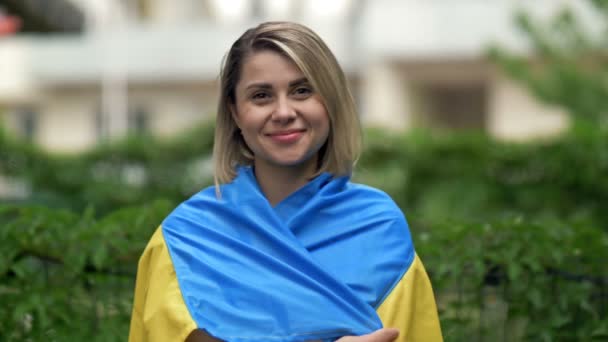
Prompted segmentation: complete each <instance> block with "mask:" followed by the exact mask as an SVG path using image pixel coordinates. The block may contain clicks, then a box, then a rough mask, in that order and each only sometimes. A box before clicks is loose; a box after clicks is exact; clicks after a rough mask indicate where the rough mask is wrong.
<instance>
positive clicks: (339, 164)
mask: <svg viewBox="0 0 608 342" xmlns="http://www.w3.org/2000/svg"><path fill="white" fill-rule="evenodd" d="M264 50H266V51H267V50H270V51H275V52H277V53H280V54H282V55H283V56H286V57H287V58H289V59H290V60H292V61H293V62H294V63H295V64H296V65H297V66H298V67H299V68H300V70H301V71H302V73H303V74H304V75H305V76H306V78H307V79H308V81H309V82H310V84H311V85H312V87H313V88H314V89H315V91H316V92H317V93H318V94H319V95H320V96H321V98H322V100H323V103H324V105H325V107H326V110H327V113H328V116H329V121H330V130H329V136H328V138H327V142H326V143H325V145H324V146H323V147H322V148H321V149H320V151H319V153H320V155H319V169H318V170H317V174H318V173H321V172H329V173H331V174H332V175H334V176H341V175H347V174H350V173H351V172H352V169H353V167H354V164H355V162H356V161H357V159H358V157H359V154H360V151H361V128H360V124H359V118H358V115H357V112H356V109H355V104H354V101H353V97H352V95H351V93H350V90H349V88H348V85H347V82H346V77H345V76H344V72H343V71H342V68H341V67H340V65H339V64H338V61H337V60H336V58H335V56H334V55H333V54H332V52H331V51H330V50H329V48H328V47H327V45H326V44H325V43H324V42H323V41H322V40H321V38H320V37H319V36H318V35H317V34H316V33H314V32H313V31H312V30H311V29H309V28H307V27H305V26H303V25H300V24H296V23H291V22H267V23H263V24H260V25H258V26H257V27H254V28H251V29H249V30H247V31H245V33H243V35H242V36H241V37H239V38H238V39H237V40H236V41H235V42H234V44H232V47H231V48H230V50H229V51H228V54H227V55H226V56H225V57H224V61H223V63H222V69H221V72H220V98H219V103H218V109H217V118H216V126H215V140H214V146H213V157H214V162H215V183H216V185H218V184H219V183H228V182H230V181H232V180H233V179H234V178H235V177H236V168H237V167H238V166H246V165H252V163H253V158H254V156H253V153H252V152H251V150H250V149H249V148H248V147H247V145H246V144H245V141H244V140H243V137H242V136H241V134H240V133H239V130H238V127H237V125H236V123H235V121H234V118H233V117H232V114H231V111H230V108H231V105H234V104H235V101H236V94H235V89H236V86H237V84H238V82H239V79H240V76H241V70H242V68H243V64H244V63H245V60H246V59H247V57H249V56H250V55H252V54H254V53H256V52H259V51H264ZM218 191H219V189H218Z"/></svg>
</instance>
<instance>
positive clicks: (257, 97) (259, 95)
mask: <svg viewBox="0 0 608 342" xmlns="http://www.w3.org/2000/svg"><path fill="white" fill-rule="evenodd" d="M269 98H270V94H268V93H266V92H263V91H258V92H255V93H253V94H252V95H251V99H252V100H254V101H265V100H268V99H269Z"/></svg>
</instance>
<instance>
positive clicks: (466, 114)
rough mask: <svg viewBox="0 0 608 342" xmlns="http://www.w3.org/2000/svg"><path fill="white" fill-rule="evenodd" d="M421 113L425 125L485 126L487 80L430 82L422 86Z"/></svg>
mask: <svg viewBox="0 0 608 342" xmlns="http://www.w3.org/2000/svg"><path fill="white" fill-rule="evenodd" d="M419 90H420V94H419V95H420V97H419V101H420V104H419V107H420V108H419V111H418V112H419V113H420V116H421V117H420V120H421V121H422V123H423V124H424V125H427V126H430V127H432V128H440V129H484V127H485V123H486V122H485V121H486V114H487V89H486V85H485V84H484V83H481V82H479V83H460V84H459V83H447V84H441V83H439V84H435V83H434V84H427V85H423V86H421V87H420V89H419Z"/></svg>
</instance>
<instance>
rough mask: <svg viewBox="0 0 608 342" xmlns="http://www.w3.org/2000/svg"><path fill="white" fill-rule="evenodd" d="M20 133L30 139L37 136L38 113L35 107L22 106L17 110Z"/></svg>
mask: <svg viewBox="0 0 608 342" xmlns="http://www.w3.org/2000/svg"><path fill="white" fill-rule="evenodd" d="M16 116H17V125H18V130H19V134H20V135H21V136H22V137H23V138H25V139H26V140H28V141H33V140H34V139H35V138H36V133H37V131H38V114H37V113H36V111H34V109H33V108H21V109H19V110H17V112H16Z"/></svg>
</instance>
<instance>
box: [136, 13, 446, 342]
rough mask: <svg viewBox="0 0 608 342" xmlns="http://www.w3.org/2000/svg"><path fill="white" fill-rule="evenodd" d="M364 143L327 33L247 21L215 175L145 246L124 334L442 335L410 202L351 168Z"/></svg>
mask: <svg viewBox="0 0 608 342" xmlns="http://www.w3.org/2000/svg"><path fill="white" fill-rule="evenodd" d="M359 150H360V128H359V123H358V120H357V114H356V112H355V108H354V104H353V100H352V97H351V95H350V92H349V90H348V87H347V83H346V79H345V77H344V74H343V72H342V70H341V68H340V66H339V64H338V62H337V61H336V59H335V57H334V56H333V54H332V53H331V51H330V50H329V49H328V47H327V46H326V45H325V44H324V42H323V41H322V40H321V39H320V38H319V37H318V36H317V35H316V34H315V33H314V32H312V31H311V30H310V29H308V28H306V27H304V26H301V25H298V24H294V23H287V22H270V23H264V24H261V25H259V26H257V27H255V28H253V29H250V30H248V31H246V32H245V33H244V34H243V35H242V36H241V37H240V38H239V39H238V40H237V41H236V42H235V43H234V44H233V45H232V47H231V49H230V51H229V52H228V55H227V56H226V59H225V61H224V65H223V67H222V72H221V95H220V100H219V107H218V116H217V121H216V133H215V145H214V152H213V153H214V158H215V162H216V165H215V177H216V186H215V187H211V188H208V189H205V190H203V191H201V192H199V193H198V194H196V195H194V196H193V197H192V198H190V199H189V200H187V201H185V202H184V203H182V204H181V205H180V206H178V207H177V208H176V209H175V210H174V211H173V212H172V213H171V214H170V215H169V216H168V217H167V218H166V219H165V220H164V221H163V223H162V225H161V227H160V228H159V229H158V230H157V232H156V233H155V234H154V236H153V237H152V239H151V241H150V243H149V244H148V246H147V248H146V250H145V251H144V254H143V255H142V257H141V259H140V262H139V268H138V278H137V284H136V293H135V302H134V308H133V317H132V322H131V331H130V338H129V339H130V341H184V340H186V339H187V340H188V341H217V340H218V339H219V340H226V341H310V340H330V341H333V340H340V341H342V342H346V341H353V342H356V341H393V340H398V341H406V340H407V341H440V340H441V339H442V338H441V331H440V328H439V321H438V318H437V311H436V307H435V301H434V297H433V293H432V289H431V286H430V282H429V280H428V277H427V275H426V272H425V270H424V267H423V266H422V264H421V262H420V260H419V259H418V258H417V256H416V254H415V252H414V248H413V245H412V241H411V237H410V234H409V230H408V226H407V223H406V221H405V218H404V216H403V214H402V212H401V211H400V210H399V208H398V207H397V206H396V205H395V203H394V202H393V201H392V200H391V199H390V198H389V197H388V196H387V195H386V194H384V193H383V192H381V191H379V190H376V189H373V188H370V187H366V186H363V185H358V184H353V183H351V182H350V181H349V176H350V175H351V173H352V169H353V165H354V162H355V161H356V159H357V157H358V154H359ZM383 327H387V328H395V329H387V328H383ZM397 334H398V337H397ZM212 336H213V337H212Z"/></svg>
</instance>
